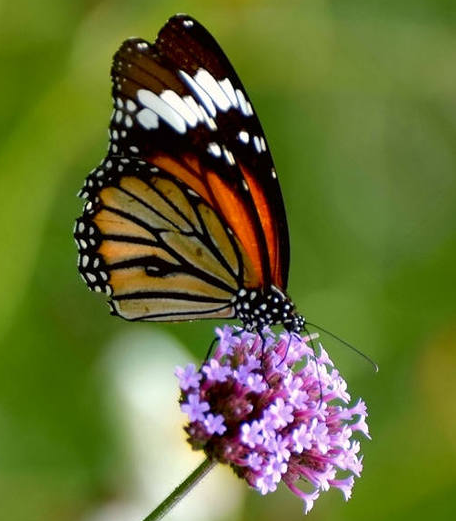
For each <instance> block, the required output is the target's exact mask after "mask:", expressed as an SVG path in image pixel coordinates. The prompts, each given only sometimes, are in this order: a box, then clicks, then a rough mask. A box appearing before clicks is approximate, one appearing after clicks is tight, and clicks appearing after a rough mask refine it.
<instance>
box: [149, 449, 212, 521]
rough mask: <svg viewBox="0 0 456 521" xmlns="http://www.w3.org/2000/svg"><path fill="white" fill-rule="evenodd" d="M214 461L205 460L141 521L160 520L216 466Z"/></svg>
mask: <svg viewBox="0 0 456 521" xmlns="http://www.w3.org/2000/svg"><path fill="white" fill-rule="evenodd" d="M216 463H217V462H216V461H213V460H211V459H209V458H207V459H205V460H204V461H203V463H201V465H200V466H199V467H198V468H196V469H195V470H194V471H193V472H192V473H191V474H190V476H188V478H187V479H186V480H185V481H183V482H182V483H181V484H180V485H179V486H178V487H176V488H175V489H174V490H173V491H172V492H171V494H170V495H169V496H168V497H167V498H166V499H165V500H164V501H162V502H161V503H160V504H159V505H158V507H157V508H156V509H155V510H154V511H152V512H151V513H150V514H149V515H148V516H147V517H145V518H144V520H143V521H156V520H157V519H162V518H163V516H165V515H166V514H167V513H168V512H169V511H170V510H171V509H172V508H173V507H174V506H176V505H177V503H179V501H180V500H181V499H182V498H184V497H185V496H186V495H187V494H188V493H189V492H190V490H192V488H193V487H194V486H195V485H197V484H198V483H199V482H200V481H201V480H202V479H203V478H204V476H205V475H206V474H207V473H208V472H209V471H210V470H211V469H212V468H213V467H215V465H216Z"/></svg>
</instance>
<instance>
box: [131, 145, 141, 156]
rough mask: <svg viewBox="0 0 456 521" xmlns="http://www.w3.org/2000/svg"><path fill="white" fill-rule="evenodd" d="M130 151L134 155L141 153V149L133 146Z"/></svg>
mask: <svg viewBox="0 0 456 521" xmlns="http://www.w3.org/2000/svg"><path fill="white" fill-rule="evenodd" d="M130 151H131V152H133V153H134V154H137V153H138V152H139V148H138V147H135V146H133V145H132V146H131V147H130Z"/></svg>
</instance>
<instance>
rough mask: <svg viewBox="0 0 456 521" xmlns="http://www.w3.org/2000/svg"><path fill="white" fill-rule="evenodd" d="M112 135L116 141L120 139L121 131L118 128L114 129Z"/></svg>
mask: <svg viewBox="0 0 456 521" xmlns="http://www.w3.org/2000/svg"><path fill="white" fill-rule="evenodd" d="M111 137H112V139H114V141H115V140H117V139H119V133H118V132H117V130H115V129H114V130H113V131H112V136H111Z"/></svg>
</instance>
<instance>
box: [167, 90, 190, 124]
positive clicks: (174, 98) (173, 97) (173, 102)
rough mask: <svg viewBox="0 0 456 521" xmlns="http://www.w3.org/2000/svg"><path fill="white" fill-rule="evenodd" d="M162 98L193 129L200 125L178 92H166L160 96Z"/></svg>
mask: <svg viewBox="0 0 456 521" xmlns="http://www.w3.org/2000/svg"><path fill="white" fill-rule="evenodd" d="M160 98H161V99H162V100H163V101H166V103H168V105H170V106H171V107H172V108H173V109H174V110H175V111H176V112H177V113H178V114H179V115H180V116H182V117H183V118H184V119H185V121H186V122H187V123H188V124H189V125H190V126H191V127H195V126H196V124H197V123H198V117H197V115H196V114H195V113H194V112H193V110H191V109H190V107H189V106H188V105H187V104H186V103H185V101H184V100H183V99H182V98H181V97H180V96H179V95H178V94H177V93H176V92H174V91H173V90H165V91H163V92H162V93H161V94H160Z"/></svg>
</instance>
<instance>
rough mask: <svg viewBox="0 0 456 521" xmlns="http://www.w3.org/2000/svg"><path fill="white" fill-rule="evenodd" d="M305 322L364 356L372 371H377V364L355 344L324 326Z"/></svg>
mask: <svg viewBox="0 0 456 521" xmlns="http://www.w3.org/2000/svg"><path fill="white" fill-rule="evenodd" d="M306 324H309V326H312V327H315V328H317V329H319V330H320V331H322V332H323V333H326V334H327V335H329V336H330V337H332V338H334V340H338V341H339V342H340V343H342V344H344V346H346V347H348V348H349V349H351V350H352V351H353V352H355V353H357V354H358V355H359V356H361V357H362V358H364V360H366V361H367V362H369V363H370V365H371V366H372V367H373V368H374V371H375V372H376V373H378V365H377V364H376V363H375V362H374V361H373V360H372V358H370V357H369V356H367V355H366V354H365V353H363V352H362V351H360V350H359V349H357V348H356V347H355V346H353V345H351V344H349V343H348V342H347V341H346V340H344V339H343V338H340V336H337V335H335V334H334V333H331V331H328V330H327V329H325V328H324V327H321V326H317V324H312V322H309V321H307V320H306ZM304 331H306V329H304Z"/></svg>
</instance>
